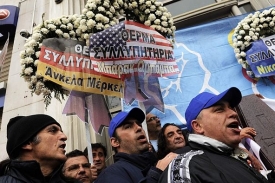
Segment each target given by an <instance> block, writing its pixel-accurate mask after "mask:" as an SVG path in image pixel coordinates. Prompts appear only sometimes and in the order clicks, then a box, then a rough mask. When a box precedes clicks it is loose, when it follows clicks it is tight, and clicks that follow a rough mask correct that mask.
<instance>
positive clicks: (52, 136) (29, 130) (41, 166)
mask: <svg viewBox="0 0 275 183" xmlns="http://www.w3.org/2000/svg"><path fill="white" fill-rule="evenodd" d="M7 139H8V141H7V145H6V149H7V153H8V155H9V158H10V160H11V162H10V163H9V165H8V166H7V168H6V169H7V171H6V172H5V175H4V176H2V177H0V182H13V183H17V182H48V183H56V182H60V183H62V182H65V181H64V179H63V177H62V172H61V168H62V163H64V161H65V160H66V156H65V152H66V151H65V147H66V143H65V141H66V140H67V137H66V135H65V134H64V133H63V131H62V129H61V126H60V124H59V123H58V122H57V121H56V120H55V119H53V118H52V117H50V116H48V115H45V114H36V115H30V116H17V117H14V118H12V119H10V121H9V123H8V126H7Z"/></svg>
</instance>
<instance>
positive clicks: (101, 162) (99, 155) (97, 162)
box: [93, 148, 106, 172]
mask: <svg viewBox="0 0 275 183" xmlns="http://www.w3.org/2000/svg"><path fill="white" fill-rule="evenodd" d="M93 162H94V166H95V167H96V169H97V170H98V171H99V172H100V171H101V170H102V169H104V168H105V167H106V165H105V156H104V152H103V149H102V148H97V149H94V148H93Z"/></svg>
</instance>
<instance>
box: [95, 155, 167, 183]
mask: <svg viewBox="0 0 275 183" xmlns="http://www.w3.org/2000/svg"><path fill="white" fill-rule="evenodd" d="M156 161H157V159H156V157H155V156H154V154H153V153H151V152H145V153H143V154H140V155H138V154H132V155H129V154H126V153H117V154H116V155H115V163H114V164H112V165H111V166H109V167H107V168H106V169H104V170H103V172H101V173H100V175H99V177H98V178H97V179H96V181H95V182H96V183H141V182H148V183H149V182H150V183H151V182H157V181H158V179H159V176H160V174H161V173H162V171H161V170H159V169H157V168H156V167H154V164H155V163H156Z"/></svg>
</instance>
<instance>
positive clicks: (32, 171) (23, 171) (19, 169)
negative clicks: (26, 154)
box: [0, 160, 66, 183]
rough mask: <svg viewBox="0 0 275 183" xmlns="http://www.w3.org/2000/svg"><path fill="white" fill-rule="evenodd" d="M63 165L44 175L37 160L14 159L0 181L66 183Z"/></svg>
mask: <svg viewBox="0 0 275 183" xmlns="http://www.w3.org/2000/svg"><path fill="white" fill-rule="evenodd" d="M64 182H66V181H64V180H63V178H62V173H61V167H59V168H58V169H57V170H55V171H53V172H52V173H51V174H50V175H49V176H47V177H44V176H43V174H42V172H41V169H40V165H39V163H37V161H15V160H12V161H11V163H10V165H9V167H8V171H7V173H6V175H4V176H1V177H0V183H64Z"/></svg>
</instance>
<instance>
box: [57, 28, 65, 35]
mask: <svg viewBox="0 0 275 183" xmlns="http://www.w3.org/2000/svg"><path fill="white" fill-rule="evenodd" d="M55 33H56V34H58V35H61V34H63V32H62V30H60V29H56V31H55Z"/></svg>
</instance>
